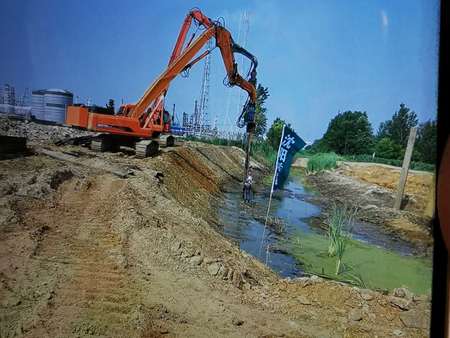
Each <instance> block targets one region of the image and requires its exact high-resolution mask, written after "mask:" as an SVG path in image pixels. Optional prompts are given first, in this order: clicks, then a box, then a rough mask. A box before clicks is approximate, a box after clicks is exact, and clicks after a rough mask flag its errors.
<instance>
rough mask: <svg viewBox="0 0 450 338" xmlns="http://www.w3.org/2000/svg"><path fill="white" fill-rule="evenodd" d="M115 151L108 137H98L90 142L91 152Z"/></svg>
mask: <svg viewBox="0 0 450 338" xmlns="http://www.w3.org/2000/svg"><path fill="white" fill-rule="evenodd" d="M115 149H117V147H116V145H115V144H114V140H113V138H112V137H111V136H110V135H100V136H99V137H98V138H95V139H93V140H92V141H91V150H93V151H96V152H101V153H104V152H106V151H114V150H115Z"/></svg>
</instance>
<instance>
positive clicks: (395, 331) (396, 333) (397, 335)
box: [392, 329, 404, 337]
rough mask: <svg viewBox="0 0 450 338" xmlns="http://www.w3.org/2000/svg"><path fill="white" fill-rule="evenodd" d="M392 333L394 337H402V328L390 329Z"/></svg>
mask: <svg viewBox="0 0 450 338" xmlns="http://www.w3.org/2000/svg"><path fill="white" fill-rule="evenodd" d="M392 334H393V335H394V336H396V337H403V335H404V333H403V331H402V330H398V329H397V330H394V331H392Z"/></svg>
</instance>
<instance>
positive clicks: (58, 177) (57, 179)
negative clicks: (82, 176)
mask: <svg viewBox="0 0 450 338" xmlns="http://www.w3.org/2000/svg"><path fill="white" fill-rule="evenodd" d="M73 176H74V175H73V172H72V171H71V170H69V169H62V170H58V171H56V172H55V173H54V174H53V175H52V176H51V177H50V183H49V185H50V188H52V189H53V190H56V189H58V187H59V186H60V185H61V184H62V183H63V182H64V181H67V180H70V179H71V178H72V177H73Z"/></svg>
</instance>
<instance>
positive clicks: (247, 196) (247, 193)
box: [243, 169, 253, 202]
mask: <svg viewBox="0 0 450 338" xmlns="http://www.w3.org/2000/svg"><path fill="white" fill-rule="evenodd" d="M252 184H253V177H252V172H251V169H249V170H248V174H247V178H246V179H245V182H244V188H243V194H244V202H250V201H251V193H252Z"/></svg>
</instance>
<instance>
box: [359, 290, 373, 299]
mask: <svg viewBox="0 0 450 338" xmlns="http://www.w3.org/2000/svg"><path fill="white" fill-rule="evenodd" d="M359 294H360V295H361V298H362V299H364V300H367V301H370V300H372V299H373V298H374V292H373V291H372V290H368V289H361V290H360V291H359Z"/></svg>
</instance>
